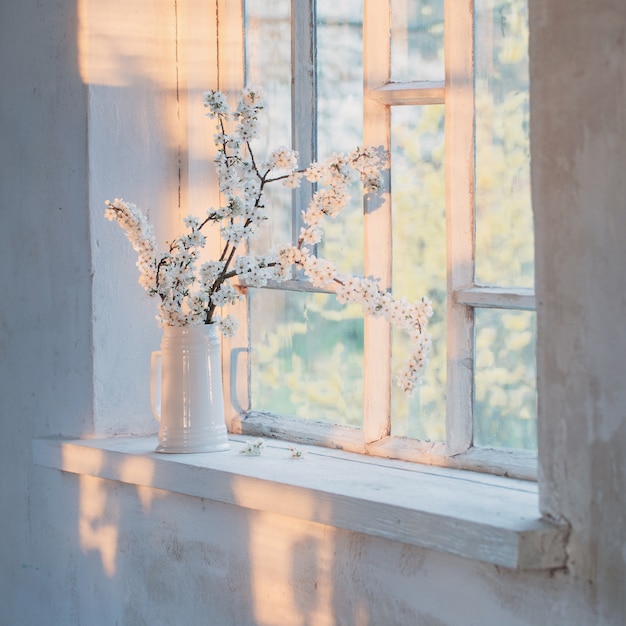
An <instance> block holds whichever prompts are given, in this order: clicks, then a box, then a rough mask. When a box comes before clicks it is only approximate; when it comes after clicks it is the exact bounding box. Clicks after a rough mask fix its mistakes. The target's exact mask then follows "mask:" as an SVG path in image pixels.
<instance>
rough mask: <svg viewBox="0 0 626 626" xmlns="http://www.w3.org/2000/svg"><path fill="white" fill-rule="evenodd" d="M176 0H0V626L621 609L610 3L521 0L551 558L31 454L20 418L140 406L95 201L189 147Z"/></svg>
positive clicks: (623, 137) (619, 71) (114, 415)
mask: <svg viewBox="0 0 626 626" xmlns="http://www.w3.org/2000/svg"><path fill="white" fill-rule="evenodd" d="M205 4H208V3H205ZM174 5H175V3H174V1H173V0H172V2H163V3H145V2H138V1H136V0H119V1H117V0H115V1H114V2H111V1H108V2H104V0H89V2H87V1H86V0H85V1H84V2H81V3H79V4H77V3H76V0H51V1H50V2H46V3H39V2H35V0H21V1H20V2H19V3H6V2H5V3H2V4H1V5H0V53H1V55H2V56H1V58H2V59H3V63H2V64H1V65H0V74H1V77H2V85H3V88H2V90H0V128H1V133H2V135H1V136H2V141H1V142H0V268H1V271H0V287H1V291H0V293H1V294H2V301H1V302H0V418H1V421H0V424H1V425H2V430H1V431H0V433H1V436H0V502H1V504H2V513H1V514H0V528H1V530H2V535H0V624H3V625H5V624H6V625H7V626H14V625H16V626H22V625H24V626H31V625H32V626H35V625H37V626H39V625H41V624H46V625H52V626H56V625H59V626H74V625H80V626H91V625H100V624H102V625H106V626H110V625H113V624H119V625H122V624H124V625H132V626H134V625H141V624H150V625H151V626H152V625H159V624H176V625H183V624H184V625H187V624H189V625H196V624H199V625H204V624H210V625H216V626H231V625H232V626H245V625H247V624H250V625H252V624H259V625H268V626H269V625H276V626H278V625H281V626H282V625H288V626H292V625H296V626H297V625H312V624H358V625H362V626H364V625H367V626H387V625H394V624H398V625H410V626H412V625H414V624H420V625H422V624H423V625H425V626H442V625H447V626H453V625H454V626H468V625H472V624H475V625H477V626H490V625H493V626H509V625H511V626H517V625H520V626H521V625H529V626H530V625H532V626H537V625H557V626H558V625H561V624H563V625H568V626H570V625H574V626H576V625H580V626H587V625H592V624H593V625H596V624H598V625H614V624H615V625H618V624H623V623H625V622H626V610H625V608H624V599H623V596H624V595H626V594H624V593H623V591H624V586H625V581H626V577H625V570H626V567H625V565H624V563H625V560H626V554H625V552H626V550H625V549H624V546H625V545H626V541H625V539H626V531H625V525H624V513H623V511H624V510H625V509H626V495H625V494H626V490H625V489H624V486H625V485H624V481H625V476H626V473H625V471H624V469H625V468H624V465H623V463H624V462H623V460H622V458H623V450H624V449H626V446H625V444H626V441H625V438H626V429H625V428H624V420H625V415H626V410H625V408H624V407H626V398H624V393H625V392H624V385H623V382H622V372H624V371H626V350H625V349H624V348H626V345H624V344H625V334H624V330H623V326H622V325H621V323H620V322H621V318H622V311H623V310H624V305H625V304H626V303H625V302H624V294H625V293H626V284H625V280H626V279H625V278H624V275H625V272H624V269H625V266H626V252H625V250H626V247H625V246H624V243H623V240H624V235H625V234H626V221H625V220H626V207H625V206H624V198H626V193H625V192H626V189H625V188H624V187H625V185H626V182H625V179H626V177H625V176H624V172H626V154H625V150H626V148H625V146H626V124H625V120H624V115H625V114H624V107H623V103H624V101H626V90H625V83H624V81H625V72H626V70H625V69H624V68H625V67H626V44H625V39H626V36H625V28H626V26H625V25H626V17H625V15H624V11H625V8H624V5H623V1H622V0H601V1H598V2H595V3H588V2H583V1H582V0H530V8H531V32H532V42H531V59H532V68H531V77H532V78H531V84H532V90H533V91H532V111H533V113H532V133H533V181H534V185H535V188H534V206H535V216H536V223H537V226H538V228H539V233H538V237H537V247H538V250H537V260H538V263H537V266H538V270H537V271H538V276H537V289H538V299H539V343H540V345H539V375H540V381H539V388H540V393H541V397H540V413H541V420H542V424H541V428H540V432H541V437H542V439H541V442H542V445H541V462H542V465H541V467H542V483H541V486H542V506H543V507H544V509H545V510H546V511H547V512H549V513H552V514H554V515H557V516H564V517H565V518H567V519H568V520H570V521H571V522H572V524H573V533H572V542H571V548H570V554H571V559H570V563H569V565H568V568H567V569H566V570H563V571H559V572H554V573H551V574H550V573H535V572H526V573H515V572H509V571H506V570H502V569H499V568H496V567H492V566H488V565H483V564H476V563H472V562H469V561H465V560H463V559H459V558H456V557H452V556H446V555H442V554H438V553H433V552H428V551H424V550H420V549H418V548H412V547H408V546H405V545H402V544H398V543H395V542H390V541H387V540H383V539H373V538H369V537H365V536H362V535H358V534H355V533H350V532H347V531H336V530H333V529H330V528H327V527H324V526H321V525H317V524H303V523H302V522H296V521H294V520H291V519H287V518H283V517H279V516H273V515H267V514H261V513H255V512H251V511H246V510H242V509H240V508H238V507H234V506H229V505H222V504H219V505H218V504H215V503H212V502H208V501H203V500H199V499H194V498H187V497H183V496H177V495H173V494H167V493H164V492H159V491H154V490H146V489H136V488H133V487H130V486H126V485H120V484H117V483H111V482H108V481H101V480H97V479H91V478H78V477H76V476H70V475H63V474H61V473H59V472H56V471H51V470H47V469H43V468H36V467H33V465H32V458H31V452H30V444H31V440H32V438H33V437H35V436H45V435H56V434H59V433H62V434H64V435H88V434H90V433H93V432H108V431H109V430H114V431H121V430H131V431H144V430H149V429H151V428H153V427H154V425H153V424H152V422H151V421H150V417H149V414H148V412H147V405H146V404H144V403H143V401H142V400H141V399H140V398H141V397H142V396H144V394H145V392H146V391H147V382H146V369H142V368H146V366H145V365H139V366H138V365H137V363H141V362H142V359H143V354H144V353H145V354H147V352H149V350H152V349H153V345H152V344H153V343H154V342H155V341H158V331H154V333H153V330H152V329H151V328H149V329H146V328H145V327H144V326H145V325H146V324H149V323H152V322H151V319H152V316H153V315H154V309H153V307H152V306H151V303H145V302H142V300H141V292H140V289H139V287H138V286H137V285H136V276H135V275H134V274H132V272H131V273H130V274H128V275H126V274H127V272H128V265H129V263H130V265H131V266H132V263H133V255H132V254H131V253H130V251H128V247H127V245H126V242H125V241H124V239H123V238H121V237H120V236H119V235H120V233H118V232H117V231H116V230H115V229H114V228H113V225H111V224H109V223H108V222H105V221H104V220H103V219H102V217H101V210H102V207H101V203H102V201H103V200H104V199H105V198H106V197H110V196H113V195H124V196H125V197H127V198H128V199H134V200H136V201H137V202H138V203H141V204H143V205H144V206H146V207H148V206H151V207H154V210H155V212H156V211H157V210H161V209H163V208H164V207H165V206H168V207H169V206H172V205H174V206H175V207H178V180H179V171H180V180H181V181H182V182H181V197H182V198H183V200H184V198H185V194H186V193H187V191H186V189H185V179H186V177H187V175H188V171H190V170H191V169H194V168H197V167H201V164H199V163H197V162H194V163H193V167H189V168H187V165H186V159H187V157H186V154H185V153H186V146H187V142H186V139H185V137H184V133H183V132H182V130H181V128H183V127H184V122H185V111H187V110H189V109H190V107H191V106H192V105H191V104H190V103H189V102H185V103H184V105H185V106H184V107H183V108H181V105H180V102H181V101H180V93H179V94H178V96H177V95H176V89H175V85H176V81H178V83H179V85H180V84H182V83H185V82H186V81H187V80H189V79H190V76H191V74H192V73H193V74H194V76H195V75H196V73H197V74H201V73H202V70H201V68H200V69H198V68H196V69H195V70H193V72H190V73H189V74H186V73H185V71H183V68H182V67H181V65H180V63H179V65H178V66H177V65H176V54H177V53H178V54H179V58H180V55H181V54H182V53H183V51H181V50H180V49H179V50H178V52H177V47H176V45H175V44H176V42H175V39H176V37H175V33H176V30H177V29H178V30H179V32H180V28H181V26H182V24H184V19H183V20H182V21H177V20H176V19H174V21H173V17H172V16H173V15H174V14H173V7H174ZM176 5H177V6H178V9H179V14H178V16H179V17H181V16H183V17H184V15H185V11H186V10H187V8H188V7H189V4H188V3H186V2H181V1H180V0H178V2H177V3H176ZM206 17H207V18H210V13H208V14H207V15H206ZM206 24H207V28H209V29H210V28H213V26H211V25H210V24H211V22H210V19H207V21H206ZM142 25H143V26H142ZM187 27H190V25H189V24H187ZM198 27H201V24H199V25H198ZM85 29H86V30H85ZM120 35H124V36H126V37H129V38H131V39H132V41H122V42H121V44H120V41H119V36H120ZM179 43H180V42H179ZM79 52H80V55H79ZM152 61H153V62H152ZM177 67H178V71H176V68H177ZM213 71H214V70H213V69H207V77H208V79H209V80H213V78H214V76H213ZM112 76H115V77H117V78H115V80H114V79H113V78H112ZM194 80H195V78H194ZM581 81H584V82H581ZM87 84H88V87H87ZM174 114H176V116H177V118H176V119H177V120H178V119H180V122H176V123H174V125H173V126H171V124H172V116H173V115H174ZM176 124H179V125H178V127H177V126H176ZM148 130H149V131H150V132H149V133H148V134H146V132H147V131H148ZM146 141H149V146H148V147H149V149H148V150H146V147H145V142H146ZM191 143H193V142H189V144H191ZM181 146H182V147H181ZM194 193H196V192H194ZM181 204H184V201H183V202H181ZM181 210H182V209H180V210H179V209H178V208H175V210H174V212H173V213H174V216H175V217H178V213H179V212H180V211H181ZM184 212H186V211H184ZM159 229H160V232H161V233H164V232H166V230H167V224H164V223H161V222H160V223H159ZM111 274H113V275H114V279H111ZM148 320H150V321H149V322H148ZM137 329H141V330H142V337H145V339H143V338H138V337H139V335H138V333H137V332H136V330H137ZM92 344H93V350H92ZM544 442H545V443H544ZM566 449H567V451H568V453H567V454H566V453H565V450H566Z"/></svg>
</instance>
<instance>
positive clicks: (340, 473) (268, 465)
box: [34, 436, 567, 570]
mask: <svg viewBox="0 0 626 626" xmlns="http://www.w3.org/2000/svg"><path fill="white" fill-rule="evenodd" d="M250 441H253V439H251V438H249V437H243V436H232V437H231V440H230V442H231V448H230V450H229V451H227V452H219V453H203V454H188V455H185V454H169V455H168V454H159V453H156V452H154V449H155V447H156V437H113V438H104V439H83V440H67V439H60V438H50V439H37V440H35V442H34V460H35V463H36V464H37V465H40V466H43V467H48V468H52V469H57V470H61V471H63V472H68V473H72V474H78V475H79V476H80V477H81V480H84V478H85V477H96V478H102V479H107V480H113V481H118V482H120V483H125V484H130V485H135V486H138V487H141V488H142V493H144V495H145V494H146V493H147V492H148V491H149V489H161V490H166V491H170V492H174V493H180V494H184V495H187V496H191V497H200V498H204V499H207V500H212V501H216V502H222V503H227V504H231V505H235V506H240V507H243V508H246V509H252V510H257V511H264V512H269V513H274V514H278V515H284V516H287V517H290V518H293V519H298V520H306V521H309V522H316V523H319V524H324V525H327V526H330V527H334V528H342V529H346V530H351V531H355V532H359V533H364V534H366V535H370V536H375V537H383V538H386V539H390V540H393V541H399V542H402V543H407V544H411V545H415V546H419V547H422V548H426V549H431V550H437V551H442V552H446V553H449V554H455V555H457V556H461V557H465V558H468V559H473V560H477V561H482V562H486V563H491V564H494V565H498V566H503V567H507V568H511V569H518V570H521V569H555V568H559V567H563V565H564V564H565V558H566V553H565V542H566V538H567V528H565V527H563V526H559V525H556V524H553V523H551V522H550V521H548V520H545V519H542V518H541V516H540V514H539V509H538V492H537V485H536V484H534V483H532V482H528V481H522V480H516V479H511V478H504V477H498V476H489V475H481V474H479V473H476V472H468V471H462V470H456V469H446V468H437V467H432V466H424V465H416V464H410V463H405V462H401V461H389V460H387V461H379V460H374V459H371V458H367V457H366V458H364V457H362V456H360V455H356V454H352V453H347V452H341V451H335V450H326V449H322V448H317V447H314V446H297V453H296V454H294V450H293V444H290V443H288V442H283V441H266V442H265V446H264V449H263V452H262V454H260V455H258V456H247V455H243V454H241V452H242V451H243V450H245V449H246V446H248V444H249V443H250ZM146 488H147V489H146ZM145 497H148V496H147V495H145ZM92 539H93V538H90V537H87V538H86V539H85V541H87V542H89V541H91V540H92ZM91 543H93V541H91ZM90 545H91V544H90ZM104 557H105V555H104V554H103V558H104Z"/></svg>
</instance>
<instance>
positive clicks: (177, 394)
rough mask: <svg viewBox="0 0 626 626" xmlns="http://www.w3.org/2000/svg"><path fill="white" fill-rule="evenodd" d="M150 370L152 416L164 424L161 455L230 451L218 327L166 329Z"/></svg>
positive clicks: (167, 327) (160, 437) (175, 327)
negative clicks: (167, 453) (165, 453)
mask: <svg viewBox="0 0 626 626" xmlns="http://www.w3.org/2000/svg"><path fill="white" fill-rule="evenodd" d="M150 370H151V371H150V377H151V383H150V402H151V404H152V413H153V415H154V417H155V418H156V419H157V420H158V421H159V422H160V424H159V444H158V446H157V449H156V450H157V452H218V451H221V450H228V448H229V443H228V434H227V431H226V424H225V422H224V394H223V390H222V362H221V355H220V340H219V338H218V336H217V331H216V329H215V326H214V325H213V324H205V325H202V326H166V327H165V328H164V329H163V338H162V340H161V350H160V351H157V352H153V353H152V359H151V363H150Z"/></svg>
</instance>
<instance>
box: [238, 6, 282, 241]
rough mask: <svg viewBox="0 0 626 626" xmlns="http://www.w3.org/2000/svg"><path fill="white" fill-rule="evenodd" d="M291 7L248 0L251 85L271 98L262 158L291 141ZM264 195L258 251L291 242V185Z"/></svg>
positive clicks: (263, 124) (259, 149) (259, 144)
mask: <svg viewBox="0 0 626 626" xmlns="http://www.w3.org/2000/svg"><path fill="white" fill-rule="evenodd" d="M290 6H291V2H290V0H246V2H245V28H246V33H245V35H246V36H245V54H246V84H248V85H254V86H257V87H262V89H263V92H264V94H265V101H266V108H265V109H264V111H263V112H262V115H261V118H260V124H259V136H258V138H257V139H255V141H254V142H253V144H252V149H253V150H254V153H255V158H257V161H263V160H264V159H265V158H266V157H267V156H269V154H270V152H271V151H272V150H274V149H276V148H278V147H279V146H291V9H290ZM264 198H265V205H266V207H267V209H268V212H269V215H270V219H269V220H268V221H267V222H265V224H264V225H263V226H262V227H261V228H259V230H258V236H257V237H256V238H255V239H253V240H252V241H251V251H252V252H261V251H265V250H268V249H270V248H272V247H273V246H276V245H278V244H281V243H285V242H289V241H291V223H292V217H291V190H289V189H287V188H285V187H283V186H282V185H280V184H276V185H272V186H269V187H267V188H266V190H265V194H264Z"/></svg>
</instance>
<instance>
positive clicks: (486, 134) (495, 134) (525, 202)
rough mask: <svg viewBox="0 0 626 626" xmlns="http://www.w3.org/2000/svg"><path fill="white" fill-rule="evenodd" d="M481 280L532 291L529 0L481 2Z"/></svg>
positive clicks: (478, 254)
mask: <svg viewBox="0 0 626 626" xmlns="http://www.w3.org/2000/svg"><path fill="white" fill-rule="evenodd" d="M475 15H476V31H475V47H476V49H475V62H476V95H475V98H476V281H477V282H478V283H479V284H487V285H494V284H495V285H508V286H519V287H532V285H533V273H534V269H533V251H534V244H533V224H532V211H531V203H530V149H529V137H528V111H529V99H528V15H527V9H526V0H476V2H475Z"/></svg>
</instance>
